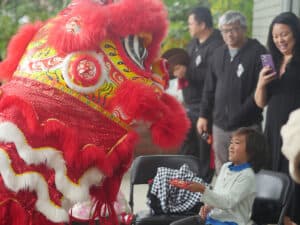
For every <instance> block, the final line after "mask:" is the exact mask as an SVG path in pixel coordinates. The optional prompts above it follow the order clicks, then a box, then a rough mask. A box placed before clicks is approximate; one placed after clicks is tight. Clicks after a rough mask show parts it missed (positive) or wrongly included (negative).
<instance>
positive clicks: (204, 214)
mask: <svg viewBox="0 0 300 225" xmlns="http://www.w3.org/2000/svg"><path fill="white" fill-rule="evenodd" d="M211 209H212V207H210V206H208V205H204V206H202V207H201V208H200V212H199V215H200V217H201V219H202V220H206V217H207V214H208V213H209V212H210V211H211Z"/></svg>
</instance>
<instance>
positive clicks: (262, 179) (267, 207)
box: [252, 170, 293, 225]
mask: <svg viewBox="0 0 300 225" xmlns="http://www.w3.org/2000/svg"><path fill="white" fill-rule="evenodd" d="M292 192H293V186H292V182H291V179H290V178H289V176H288V175H287V174H284V173H280V172H275V171H270V170H261V171H260V172H259V173H257V174H256V198H255V200H254V204H253V209H252V220H253V221H254V222H255V224H256V225H263V224H278V225H279V224H283V217H284V215H285V211H286V209H287V204H288V202H289V199H290V197H291V195H292Z"/></svg>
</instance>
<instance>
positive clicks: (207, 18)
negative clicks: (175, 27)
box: [189, 7, 213, 28]
mask: <svg viewBox="0 0 300 225" xmlns="http://www.w3.org/2000/svg"><path fill="white" fill-rule="evenodd" d="M189 15H194V16H195V20H196V21H197V22H198V23H201V22H204V23H205V25H206V27H208V28H211V27H213V18H212V16H211V12H210V10H209V9H208V8H206V7H197V8H193V9H191V11H190V12H189Z"/></svg>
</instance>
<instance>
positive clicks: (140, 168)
mask: <svg viewBox="0 0 300 225" xmlns="http://www.w3.org/2000/svg"><path fill="white" fill-rule="evenodd" d="M183 164H187V165H188V166H189V168H190V169H191V170H192V171H193V172H194V173H195V174H196V175H197V176H199V174H200V168H199V160H198V159H197V158H196V157H194V156H188V155H146V156H139V157H137V158H136V159H135V160H134V161H133V165H132V168H131V176H130V193H129V205H130V207H131V209H132V211H133V210H134V185H138V184H147V183H148V181H149V180H150V179H153V178H154V177H155V175H156V172H157V168H158V167H161V166H163V167H168V168H171V169H179V168H180V167H181V166H182V165H183ZM184 217H186V216H183V215H174V214H164V215H152V214H151V211H150V209H149V211H141V212H138V213H136V214H135V222H134V224H135V225H152V224H155V225H168V224H170V223H171V222H173V221H175V220H178V219H182V218H184Z"/></svg>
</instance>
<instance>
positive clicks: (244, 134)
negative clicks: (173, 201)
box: [171, 128, 267, 225]
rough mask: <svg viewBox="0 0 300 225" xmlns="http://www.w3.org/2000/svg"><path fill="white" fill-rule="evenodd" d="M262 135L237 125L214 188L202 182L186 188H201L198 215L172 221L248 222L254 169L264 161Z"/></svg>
mask: <svg viewBox="0 0 300 225" xmlns="http://www.w3.org/2000/svg"><path fill="white" fill-rule="evenodd" d="M266 150H267V148H266V142H265V138H264V136H263V135H262V134H261V133H259V132H257V131H256V130H254V129H252V128H240V129H238V130H237V131H235V132H234V133H233V135H232V138H231V141H230V146H229V149H228V151H229V161H230V162H227V163H225V164H224V165H223V166H222V168H221V171H220V174H219V176H218V177H217V179H216V183H215V186H214V189H213V190H210V189H209V188H208V187H206V186H205V185H203V184H201V183H195V182H193V183H190V184H189V185H188V186H187V187H186V189H187V190H189V191H192V192H201V193H202V196H201V201H202V202H203V203H204V206H202V207H201V209H200V213H199V215H200V216H193V217H188V218H185V219H182V220H178V221H175V222H173V223H172V224H171V225H184V224H189V225H201V224H211V225H217V224H218V225H222V224H224V225H225V224H227V225H246V224H248V223H249V222H250V217H251V210H252V205H253V202H254V198H255V188H256V185H255V174H254V173H255V172H258V171H259V170H260V169H261V168H262V166H263V165H264V163H265V159H266Z"/></svg>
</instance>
